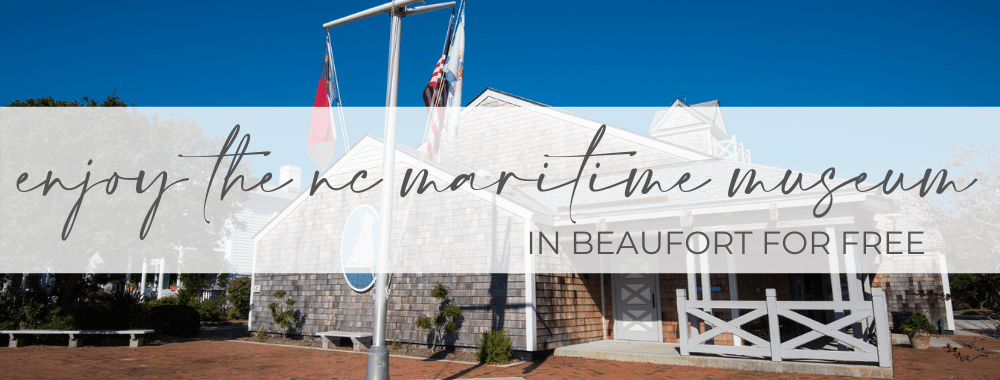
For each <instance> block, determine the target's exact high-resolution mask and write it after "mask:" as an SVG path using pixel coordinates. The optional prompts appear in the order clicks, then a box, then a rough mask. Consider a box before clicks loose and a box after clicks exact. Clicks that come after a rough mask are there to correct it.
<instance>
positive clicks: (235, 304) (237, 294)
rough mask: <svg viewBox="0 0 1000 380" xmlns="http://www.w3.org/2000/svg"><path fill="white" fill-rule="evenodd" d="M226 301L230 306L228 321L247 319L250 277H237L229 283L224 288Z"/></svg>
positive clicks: (248, 314)
mask: <svg viewBox="0 0 1000 380" xmlns="http://www.w3.org/2000/svg"><path fill="white" fill-rule="evenodd" d="M226 300H227V301H229V304H230V305H232V308H230V309H229V315H228V316H227V318H229V319H247V318H249V317H250V277H238V278H235V279H233V280H232V281H230V282H229V287H228V288H226Z"/></svg>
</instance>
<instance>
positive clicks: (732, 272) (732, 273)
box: [726, 255, 743, 346]
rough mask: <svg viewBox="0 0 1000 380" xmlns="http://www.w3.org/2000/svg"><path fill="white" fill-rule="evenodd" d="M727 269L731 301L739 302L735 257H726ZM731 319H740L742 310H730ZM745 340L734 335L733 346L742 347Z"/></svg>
mask: <svg viewBox="0 0 1000 380" xmlns="http://www.w3.org/2000/svg"><path fill="white" fill-rule="evenodd" d="M726 268H727V269H728V270H729V300H730V301H737V300H739V299H740V292H739V289H738V288H737V286H736V263H735V260H734V259H733V255H729V256H726ZM729 314H730V317H729V318H730V319H729V320H733V319H736V318H739V317H740V309H729ZM742 345H743V338H740V337H739V336H736V334H733V346H742Z"/></svg>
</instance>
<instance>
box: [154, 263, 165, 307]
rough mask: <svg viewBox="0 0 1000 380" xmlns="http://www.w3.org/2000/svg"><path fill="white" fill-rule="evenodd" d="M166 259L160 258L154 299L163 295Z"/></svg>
mask: <svg viewBox="0 0 1000 380" xmlns="http://www.w3.org/2000/svg"><path fill="white" fill-rule="evenodd" d="M166 264H167V259H166V258H163V257H161V258H160V275H159V277H157V278H156V299H160V298H162V296H163V292H162V290H163V271H164V269H165V267H166Z"/></svg>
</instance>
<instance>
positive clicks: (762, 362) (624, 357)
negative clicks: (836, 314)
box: [554, 340, 893, 379]
mask: <svg viewBox="0 0 1000 380" xmlns="http://www.w3.org/2000/svg"><path fill="white" fill-rule="evenodd" d="M554 355H555V356H565V357H573V358H587V359H598V360H618V361H626V362H639V363H653V364H667V365H682V366H691V367H709V368H723V369H735V370H740V371H763V372H779V373H804V374H813V375H831V376H849V377H871V378H883V379H888V378H892V376H893V372H892V368H881V367H878V366H877V365H875V366H872V365H852V364H835V363H829V362H822V361H787V360H786V361H781V362H772V361H770V360H769V359H765V358H745V357H726V356H715V355H712V356H709V355H698V354H696V355H690V356H681V355H680V349H679V346H678V345H677V344H670V343H648V342H630V341H621V340H599V341H596V342H590V343H584V344H577V345H572V346H566V347H560V348H557V349H555V352H554Z"/></svg>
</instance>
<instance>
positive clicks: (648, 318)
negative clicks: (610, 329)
mask: <svg viewBox="0 0 1000 380" xmlns="http://www.w3.org/2000/svg"><path fill="white" fill-rule="evenodd" d="M611 287H612V289H613V291H614V296H613V299H614V311H615V339H620V340H640V341H646V342H662V341H663V324H662V323H661V321H660V281H659V275H657V274H655V273H654V274H639V273H632V274H615V275H613V276H612V286H611Z"/></svg>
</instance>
